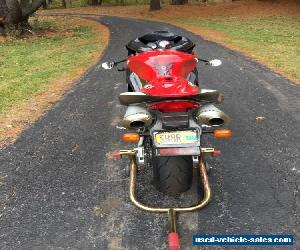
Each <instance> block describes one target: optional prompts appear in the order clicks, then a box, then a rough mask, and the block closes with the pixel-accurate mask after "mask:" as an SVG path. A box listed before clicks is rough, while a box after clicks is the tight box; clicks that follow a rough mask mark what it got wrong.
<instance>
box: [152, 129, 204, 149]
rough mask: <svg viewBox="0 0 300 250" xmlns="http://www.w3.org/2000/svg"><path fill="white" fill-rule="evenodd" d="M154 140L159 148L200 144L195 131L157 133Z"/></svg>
mask: <svg viewBox="0 0 300 250" xmlns="http://www.w3.org/2000/svg"><path fill="white" fill-rule="evenodd" d="M154 139H155V142H156V144H157V145H158V146H163V145H180V144H191V145H194V144H197V142H198V133H197V131H194V130H186V131H172V132H157V133H155V134H154Z"/></svg>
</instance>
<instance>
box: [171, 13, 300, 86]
mask: <svg viewBox="0 0 300 250" xmlns="http://www.w3.org/2000/svg"><path fill="white" fill-rule="evenodd" d="M174 21H175V22H176V23H184V24H188V25H191V26H197V27H203V28H208V29H211V30H215V31H219V32H222V33H223V34H225V36H226V38H227V39H226V41H225V42H226V43H229V44H232V45H234V46H237V47H239V48H242V49H245V50H247V51H249V52H253V53H254V54H255V55H256V56H257V57H258V58H259V59H263V60H264V61H266V62H268V64H270V65H271V66H273V67H275V68H277V69H280V70H281V71H283V72H286V73H287V74H288V75H289V76H291V77H292V78H293V79H298V80H300V29H299V27H300V17H285V16H274V17H268V18H251V19H245V20H242V19H240V18H236V17H235V18H223V19H203V18H201V19H197V18H189V19H176V20H174Z"/></svg>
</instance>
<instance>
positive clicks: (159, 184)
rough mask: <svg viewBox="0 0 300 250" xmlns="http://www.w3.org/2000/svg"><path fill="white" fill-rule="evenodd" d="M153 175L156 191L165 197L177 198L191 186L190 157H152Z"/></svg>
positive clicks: (191, 168)
mask: <svg viewBox="0 0 300 250" xmlns="http://www.w3.org/2000/svg"><path fill="white" fill-rule="evenodd" d="M153 174H154V185H155V187H156V189H157V190H158V191H160V192H162V193H165V194H167V195H171V196H178V195H179V194H181V193H183V192H185V191H187V190H188V189H189V188H190V187H191V185H192V179H193V161H192V157H191V156H172V157H171V156H168V157H165V156H164V157H154V159H153Z"/></svg>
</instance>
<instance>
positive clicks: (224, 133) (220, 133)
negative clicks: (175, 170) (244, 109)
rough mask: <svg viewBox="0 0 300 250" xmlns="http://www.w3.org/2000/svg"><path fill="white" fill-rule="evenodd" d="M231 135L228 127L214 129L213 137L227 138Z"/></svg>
mask: <svg viewBox="0 0 300 250" xmlns="http://www.w3.org/2000/svg"><path fill="white" fill-rule="evenodd" d="M231 136H232V131H231V130H230V129H216V130H214V137H215V138H229V137H231Z"/></svg>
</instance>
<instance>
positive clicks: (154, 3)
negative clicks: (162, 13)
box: [150, 0, 160, 11]
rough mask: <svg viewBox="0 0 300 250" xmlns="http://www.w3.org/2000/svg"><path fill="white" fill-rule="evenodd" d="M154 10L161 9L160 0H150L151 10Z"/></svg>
mask: <svg viewBox="0 0 300 250" xmlns="http://www.w3.org/2000/svg"><path fill="white" fill-rule="evenodd" d="M152 10H160V0H151V1H150V11H152Z"/></svg>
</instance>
